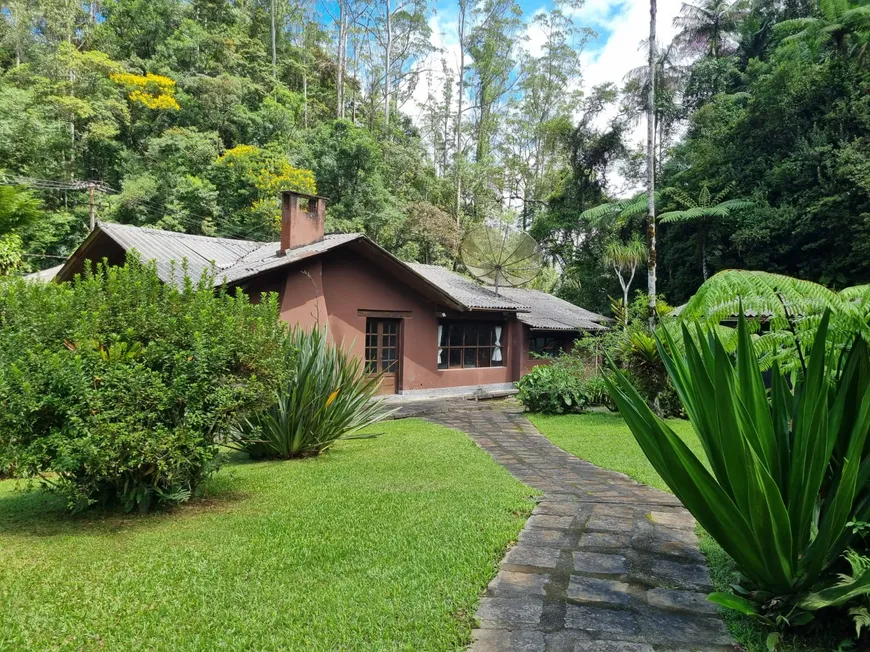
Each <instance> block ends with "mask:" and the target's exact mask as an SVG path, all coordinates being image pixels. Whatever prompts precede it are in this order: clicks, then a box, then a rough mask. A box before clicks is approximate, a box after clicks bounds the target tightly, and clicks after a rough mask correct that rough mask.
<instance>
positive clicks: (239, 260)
mask: <svg viewBox="0 0 870 652" xmlns="http://www.w3.org/2000/svg"><path fill="white" fill-rule="evenodd" d="M101 233H102V234H105V235H106V236H108V237H109V238H111V239H112V240H114V241H115V242H116V243H118V245H120V246H121V247H122V248H123V249H124V250H125V251H131V250H136V251H138V252H139V254H140V255H141V256H142V259H143V260H148V261H154V262H155V264H156V265H157V274H158V276H159V277H160V279H161V280H162V281H163V282H165V283H170V282H173V283H176V284H180V283H183V281H184V276H183V274H182V273H181V266H182V261H186V264H187V275H188V276H190V277H191V278H193V279H198V278H199V277H201V276H202V274H203V273H204V272H206V271H213V272H214V275H215V284H216V285H220V284H221V283H224V282H226V283H228V284H233V283H238V282H240V281H242V280H245V279H247V278H251V277H253V276H257V275H258V274H262V273H263V272H267V271H270V270H273V269H277V268H279V267H283V266H285V265H291V264H293V263H295V262H298V261H300V260H304V259H306V258H309V257H312V256H317V255H319V254H322V253H324V252H326V251H329V250H330V249H334V248H336V247H340V246H342V245H345V244H348V243H351V242H355V241H360V242H361V243H362V244H366V245H368V246H369V249H368V250H370V251H371V252H373V253H375V254H378V255H380V256H382V257H385V258H383V260H384V262H385V263H390V264H391V265H393V273H395V274H397V275H399V274H403V273H405V272H407V273H408V275H409V277H411V276H413V277H415V278H417V279H418V285H419V281H422V282H423V285H422V287H421V288H420V289H422V290H424V291H427V292H430V293H431V296H432V298H433V300H436V301H437V302H438V303H442V304H443V305H448V306H452V307H453V308H455V309H457V310H498V311H508V312H515V313H517V317H518V318H519V319H520V320H521V321H523V322H525V323H527V324H528V325H529V326H530V327H531V328H533V329H542V330H603V329H605V328H606V326H603V324H604V323H606V322H607V321H610V320H609V319H608V318H607V317H603V316H602V315H598V314H596V313H594V312H589V311H588V310H584V309H583V308H579V307H577V306H575V305H573V304H571V303H568V302H567V301H563V300H562V299H558V298H556V297H554V296H552V295H550V294H547V293H546V292H540V291H538V290H527V289H520V288H500V289H499V292H498V294H497V293H496V292H495V289H494V288H492V287H485V286H482V285H478V284H477V283H475V282H474V281H472V280H470V279H467V278H465V277H463V276H461V275H459V274H457V273H455V272H452V271H450V270H449V269H447V268H445V267H439V266H437V265H422V264H419V263H404V262H402V261H400V260H399V259H398V258H396V257H395V256H393V255H392V254H390V253H389V252H387V251H385V250H384V249H382V248H381V247H378V245H376V244H375V243H374V242H372V241H371V240H369V239H368V238H366V236H365V235H363V234H361V233H342V234H330V235H327V236H325V237H324V239H323V240H321V241H320V242H315V243H312V244H310V245H305V246H303V247H296V248H294V249H288V250H287V252H286V253H285V254H283V255H279V254H278V249H279V247H280V243H278V242H254V241H251V240H231V239H229V238H212V237H209V236H202V235H189V234H186V233H177V232H175V231H161V230H159V229H151V228H143V227H138V226H130V225H126V224H113V223H104V222H101V223H100V224H99V225H98V227H97V229H96V230H95V231H94V232H93V233H92V234H91V235H90V236H88V239H87V240H85V243H84V244H83V245H82V246H81V247H79V250H78V252H77V253H78V254H80V253H81V252H82V251H84V250H86V249H87V247H88V246H89V244H90V243H92V242H93V241H94V240H95V239H96V238H97V237H98V236H99V235H100V234H101ZM75 258H76V254H74V255H73V257H72V258H70V260H69V261H67V263H66V264H65V265H64V266H63V268H61V269H60V270H45V272H43V273H42V274H47V273H49V272H56V273H57V274H59V275H60V278H61V279H63V278H64V277H65V275H64V273H63V271H64V269H67V267H68V266H69V268H70V269H75ZM54 276H55V274H54V273H52V274H51V276H50V277H49V278H53V277H54ZM407 280H408V281H409V282H410V280H411V279H410V278H409V279H407Z"/></svg>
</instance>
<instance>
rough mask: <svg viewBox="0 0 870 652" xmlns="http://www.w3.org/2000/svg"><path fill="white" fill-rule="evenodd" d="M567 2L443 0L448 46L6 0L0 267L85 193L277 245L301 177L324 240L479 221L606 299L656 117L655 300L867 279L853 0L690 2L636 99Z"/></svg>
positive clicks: (326, 21) (450, 234)
mask: <svg viewBox="0 0 870 652" xmlns="http://www.w3.org/2000/svg"><path fill="white" fill-rule="evenodd" d="M581 4H582V3H579V2H577V1H576V0H575V1H571V2H557V3H556V4H555V5H553V6H552V7H551V8H550V9H549V10H540V11H536V12H534V13H532V14H524V13H523V11H522V10H521V8H520V6H519V5H518V4H517V3H516V2H514V0H456V7H455V12H456V15H457V17H458V18H457V21H456V24H455V30H456V40H457V42H458V47H457V49H456V52H455V53H448V52H447V51H445V50H439V49H438V47H436V45H435V44H434V43H435V39H433V34H432V21H431V18H432V15H433V12H434V11H435V7H434V6H433V5H432V4H427V0H379V1H377V2H374V1H368V2H366V1H363V0H337V1H336V2H334V3H316V4H315V3H312V2H310V1H309V0H236V1H232V0H103V1H100V0H92V1H91V2H80V1H76V0H11V1H7V2H4V3H3V4H2V5H0V7H2V8H0V17H2V21H0V174H2V183H3V185H0V273H4V272H5V273H9V272H13V271H14V272H28V271H33V270H36V269H40V268H46V267H50V266H54V265H57V264H58V263H60V262H62V260H63V259H64V258H65V257H66V256H68V255H69V254H70V253H71V252H72V251H73V250H74V249H75V247H76V246H78V244H79V243H80V242H81V241H82V239H83V238H84V237H85V236H86V234H87V232H88V226H89V213H90V212H91V204H93V212H94V214H95V215H96V218H97V219H101V220H109V221H117V222H123V223H129V224H136V225H149V226H155V227H158V228H162V229H169V230H178V231H185V232H188V233H197V234H206V235H216V236H224V237H232V238H248V239H256V240H270V239H274V238H275V233H276V231H277V228H278V212H279V207H278V199H277V197H278V195H277V193H278V190H280V189H285V188H290V189H297V190H301V191H305V192H314V191H316V192H317V193H318V194H320V195H323V196H326V197H327V198H328V199H329V206H328V210H327V230H330V231H363V232H365V233H366V234H368V235H369V236H370V237H371V238H373V239H374V240H375V241H376V242H378V243H379V244H381V245H382V246H384V247H385V248H387V249H388V250H390V251H392V252H394V253H396V254H397V255H399V256H401V257H402V258H403V259H406V260H409V261H422V262H430V263H440V264H446V265H452V266H454V267H455V268H457V269H460V271H461V263H460V262H459V261H458V259H457V251H458V243H459V242H460V241H461V239H462V236H463V234H464V233H465V232H467V230H468V229H469V228H470V227H472V226H474V225H477V224H480V223H484V222H486V223H502V224H508V225H510V226H511V227H513V228H517V229H523V230H526V231H528V232H529V233H531V235H532V236H533V237H534V238H535V239H537V241H538V242H539V243H540V244H541V246H542V248H543V250H544V253H545V256H546V258H547V260H548V261H549V267H548V268H547V269H546V270H545V272H544V273H543V274H542V275H541V276H540V277H539V278H538V279H537V280H536V281H535V283H536V285H537V286H538V287H541V288H543V289H547V290H552V291H554V292H556V293H557V294H559V295H560V296H563V297H564V298H567V299H569V300H572V301H574V302H577V303H579V304H580V305H583V306H584V307H586V308H589V309H592V310H599V311H605V312H606V311H609V310H610V304H611V297H613V298H618V297H623V296H624V295H625V296H626V297H628V296H630V293H631V292H633V291H635V290H638V289H644V288H642V285H643V283H642V281H641V280H640V279H641V277H643V276H644V274H643V273H641V269H640V268H641V267H644V266H645V263H644V262H643V260H644V258H645V247H644V245H643V239H645V237H646V232H647V225H646V216H645V212H646V209H647V206H646V203H645V202H646V199H645V195H637V196H632V191H633V190H638V189H640V188H642V187H644V183H645V178H646V164H645V158H644V154H645V143H643V142H642V141H641V139H640V138H638V137H637V135H636V134H637V133H638V127H639V125H643V124H644V116H645V114H646V112H647V110H648V109H650V108H651V109H652V112H653V113H654V115H655V118H656V120H655V132H656V133H655V135H656V142H655V147H654V151H655V166H654V169H655V172H656V176H657V179H656V185H657V189H658V191H657V195H656V197H657V198H656V210H657V214H658V217H659V225H658V247H657V275H658V292H659V294H660V296H661V297H664V298H665V299H666V300H667V301H668V302H669V303H670V304H672V305H676V304H679V303H683V302H685V301H686V300H687V299H688V298H689V297H690V296H691V295H692V294H693V293H694V292H695V290H696V289H697V288H698V287H699V286H700V284H701V283H702V282H703V280H704V278H705V277H706V276H709V275H712V274H713V273H715V272H716V271H719V270H722V269H728V268H741V269H756V270H765V271H770V272H780V273H783V274H788V275H791V276H795V277H799V278H803V279H807V280H811V281H814V282H817V283H821V284H824V285H827V286H830V287H832V288H834V289H836V288H838V287H843V286H849V285H856V284H860V283H866V282H868V281H870V140H868V134H870V100H868V98H870V94H868V88H870V76H868V71H867V61H866V57H867V55H866V45H867V32H868V30H870V13H868V12H867V11H864V9H866V7H864V6H863V5H860V6H859V5H858V4H855V3H849V2H848V1H847V0H822V1H821V2H820V3H819V4H816V3H815V2H810V1H808V0H784V1H777V2H769V1H768V2H764V1H760V0H751V1H748V2H747V1H741V0H736V1H735V2H728V1H727V0H696V1H694V2H689V3H685V4H684V5H683V8H682V11H681V12H680V14H679V16H678V17H677V18H676V19H675V21H674V24H675V26H676V27H677V36H676V37H675V38H674V39H673V41H672V42H662V43H657V44H656V47H655V49H654V52H655V57H654V58H655V65H654V71H655V74H654V76H653V77H654V85H655V88H654V90H655V93H654V96H655V100H654V105H653V106H652V107H650V106H649V105H648V102H649V99H648V98H649V97H650V93H649V92H648V91H649V90H650V89H649V85H650V78H651V75H650V69H649V68H648V67H639V68H638V69H636V70H633V71H631V72H630V73H629V74H628V75H626V76H625V77H624V78H614V79H612V80H609V81H608V82H606V83H604V84H600V85H597V86H595V87H593V88H591V89H585V90H583V89H584V87H583V84H582V80H583V72H584V71H583V66H582V65H581V63H582V62H583V61H584V59H583V53H584V48H585V47H587V45H588V44H589V42H590V40H591V39H594V38H595V34H594V33H593V32H592V31H591V30H590V29H589V27H587V26H585V25H583V24H582V22H581V21H580V20H578V18H577V16H578V15H579V14H578V8H579V7H580V6H581ZM530 25H534V26H535V28H536V29H537V30H538V31H539V33H540V34H542V35H543V36H542V38H541V43H540V44H539V47H535V48H528V47H524V46H523V35H524V34H526V33H527V30H528V28H529V26H530ZM645 37H646V34H645V33H638V34H637V42H638V44H639V47H644V46H643V44H642V41H643V39H644V38H645ZM454 54H456V55H458V61H453V60H452V58H453V55H454ZM420 89H426V95H427V97H426V101H425V102H423V103H422V104H421V103H419V102H417V101H415V99H414V98H415V95H416V96H419V95H420ZM602 207H603V208H602ZM596 209H597V210H596ZM632 272H635V273H634V274H633V281H634V285H628V286H626V282H627V281H628V280H629V279H630V278H631V276H632Z"/></svg>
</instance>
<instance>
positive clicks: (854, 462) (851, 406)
mask: <svg viewBox="0 0 870 652" xmlns="http://www.w3.org/2000/svg"><path fill="white" fill-rule="evenodd" d="M830 318H831V314H830V311H827V312H826V313H825V314H824V315H823V316H822V319H821V323H820V324H819V328H818V333H817V335H816V339H815V343H814V344H813V346H812V348H811V349H810V351H809V353H808V355H807V357H806V359H805V364H806V369H805V370H804V372H803V373H802V374H800V375H799V376H798V378H797V381H796V383H795V384H794V386H791V385H790V384H789V382H788V379H787V377H786V376H785V375H784V374H783V373H782V371H781V370H780V369H779V368H778V366H777V365H776V364H774V366H773V370H772V374H771V384H770V396H769V397H768V391H767V389H766V388H765V384H764V381H763V378H762V373H761V369H760V367H759V365H758V359H757V357H756V355H755V350H754V347H753V345H752V342H751V340H750V330H749V326H748V324H747V321H746V319H745V318H744V317H743V315H742V314H741V316H740V318H739V323H738V328H737V346H736V355H731V354H729V353H728V351H727V350H726V348H725V346H724V344H723V343H722V340H721V338H720V337H719V336H718V334H717V333H716V331H714V330H708V331H701V329H700V327H699V328H698V332H697V333H695V334H694V336H693V335H692V334H690V333H689V330H688V328H687V327H686V326H685V325H684V326H683V344H684V350H685V353H684V354H682V353H678V352H679V351H680V350H681V349H680V348H679V347H678V346H677V344H676V342H675V341H674V340H673V338H672V337H670V335H669V334H668V332H667V331H663V338H664V339H663V340H661V339H660V340H659V342H658V347H659V352H660V355H661V357H662V360H663V362H664V364H665V366H666V368H667V370H668V374H669V376H670V378H671V381H672V382H673V384H674V387H675V389H676V391H677V394H678V395H679V397H680V400H681V402H682V404H683V407H684V409H685V411H686V414H687V415H688V417H689V419H690V421H691V422H692V425H693V427H694V429H695V432H696V433H697V435H698V438H699V440H700V442H701V444H702V446H703V448H704V452H705V454H706V457H707V460H708V461H709V464H710V468H711V471H708V470H707V468H706V467H705V466H704V464H702V463H701V461H700V460H699V459H698V458H697V457H696V456H695V455H694V454H693V453H692V451H691V450H690V449H689V448H688V446H686V444H685V443H683V441H682V440H681V439H680V438H679V437H678V436H677V435H676V434H675V433H674V432H673V431H672V430H671V429H670V428H669V427H668V426H667V425H666V424H665V423H664V422H663V421H662V420H661V419H659V418H658V417H656V415H655V414H653V412H652V411H651V410H650V408H649V407H648V406H647V403H646V401H645V400H644V399H643V397H642V396H640V394H639V393H638V392H637V391H636V390H635V388H634V387H633V386H632V385H631V383H629V381H628V380H627V379H626V378H625V376H624V375H623V374H622V373H621V372H620V371H619V370H618V369H616V368H614V374H613V375H612V376H607V377H605V379H606V381H607V383H608V385H609V389H610V392H611V395H612V397H613V399H614V401H615V403H616V405H617V407H618V408H619V411H620V412H621V413H622V415H623V417H624V418H625V421H626V423H627V424H628V425H629V427H630V428H631V431H632V433H633V434H634V437H635V439H637V442H638V444H640V447H641V448H642V449H643V451H644V453H645V454H646V456H647V457H648V458H649V460H650V462H651V463H652V465H653V466H654V467H655V469H656V471H658V473H659V474H660V475H661V477H662V478H663V479H664V481H665V482H666V483H667V484H668V486H669V487H670V488H671V489H672V490H673V492H674V494H675V495H676V496H677V497H678V498H679V499H680V500H681V501H682V503H683V504H684V505H685V506H686V508H687V509H688V510H689V511H690V512H691V513H692V514H693V515H694V516H695V518H696V519H697V520H698V522H699V523H700V524H701V525H702V526H703V527H704V528H705V529H706V530H707V532H709V533H710V535H711V536H712V537H713V538H714V539H716V541H717V542H718V543H719V545H721V546H722V548H723V549H724V550H725V551H726V552H727V553H728V554H729V555H730V556H731V557H732V558H733V559H734V561H735V562H736V564H737V566H738V567H739V569H740V571H741V573H742V574H743V576H745V578H746V580H747V585H748V586H747V587H745V588H747V589H748V590H749V594H748V595H749V596H750V597H751V598H752V599H754V601H753V600H747V599H746V598H741V597H738V596H734V595H730V594H728V595H727V597H726V596H721V595H720V596H718V599H719V601H720V602H721V603H722V604H724V605H725V606H729V607H732V608H737V609H740V610H741V611H744V612H750V613H755V614H759V615H762V616H764V617H766V618H770V619H771V620H772V621H776V619H785V620H788V621H789V622H792V623H794V622H801V621H802V620H806V619H807V618H808V616H807V614H808V613H809V611H811V610H814V609H818V608H821V607H824V606H831V605H835V604H841V603H842V601H843V600H844V599H852V598H854V597H855V596H857V595H861V594H867V593H870V573H865V572H864V570H865V569H860V568H859V570H858V571H857V572H856V573H855V577H853V578H852V580H851V581H850V582H848V586H845V585H844V584H843V583H842V582H840V580H838V578H837V577H836V576H835V575H834V570H835V567H836V565H837V564H838V562H840V558H841V556H842V555H843V554H844V553H845V552H846V551H847V550H848V549H849V547H850V546H852V545H853V544H854V543H855V542H856V541H857V540H860V536H859V535H858V534H856V532H855V528H854V527H852V526H847V523H849V522H850V521H851V522H852V523H853V524H854V522H861V521H867V520H868V518H867V517H868V516H870V454H868V453H870V447H868V446H866V445H865V444H867V439H868V433H870V351H868V346H867V344H866V341H865V340H864V339H863V338H862V337H857V338H856V339H854V341H853V342H852V343H851V346H849V347H848V348H847V349H844V350H842V351H840V352H839V353H838V355H836V356H830V355H827V353H826V346H825V342H826V339H827V337H828V335H829V333H830V331H829V322H830Z"/></svg>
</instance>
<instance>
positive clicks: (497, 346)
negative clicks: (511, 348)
mask: <svg viewBox="0 0 870 652" xmlns="http://www.w3.org/2000/svg"><path fill="white" fill-rule="evenodd" d="M439 341H440V340H439ZM492 361H493V362H501V326H496V327H495V343H494V344H493V348H492Z"/></svg>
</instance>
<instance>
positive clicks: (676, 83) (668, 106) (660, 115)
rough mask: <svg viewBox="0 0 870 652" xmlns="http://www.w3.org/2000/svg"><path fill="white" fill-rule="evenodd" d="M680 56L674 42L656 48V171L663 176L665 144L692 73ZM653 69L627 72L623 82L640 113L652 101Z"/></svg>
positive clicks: (644, 42)
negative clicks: (684, 88) (680, 96)
mask: <svg viewBox="0 0 870 652" xmlns="http://www.w3.org/2000/svg"><path fill="white" fill-rule="evenodd" d="M641 44H642V45H643V46H648V45H649V43H648V42H647V39H644V40H643V41H641ZM679 58H680V53H679V52H678V49H677V46H676V45H675V44H674V43H671V44H670V45H668V46H667V47H665V46H663V45H662V44H661V43H659V44H658V45H657V46H656V63H655V74H654V75H652V76H653V77H654V78H655V85H656V88H655V98H656V99H655V101H656V106H655V124H656V129H657V132H658V133H657V136H656V140H657V143H656V144H657V147H658V153H657V156H656V158H657V161H656V163H657V167H656V172H658V173H661V169H662V160H663V150H664V144H665V141H666V140H667V138H668V137H669V136H670V132H671V128H672V126H673V124H674V123H675V122H676V120H677V118H678V116H679V113H680V107H679V105H678V103H677V101H676V99H677V97H678V96H679V94H680V91H681V88H682V86H683V82H684V81H685V79H686V76H687V73H688V67H686V66H683V65H680V63H679ZM650 70H651V68H650V67H649V66H648V65H647V66H638V67H637V68H633V69H632V70H629V71H628V73H626V75H625V77H624V78H623V81H625V82H627V83H626V85H625V89H624V90H625V92H626V95H627V96H628V97H629V98H630V100H631V101H632V103H633V104H634V106H635V107H636V109H637V110H638V113H639V114H640V113H641V112H643V111H646V109H647V106H646V105H647V101H648V98H649V84H650V77H651V75H650Z"/></svg>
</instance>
